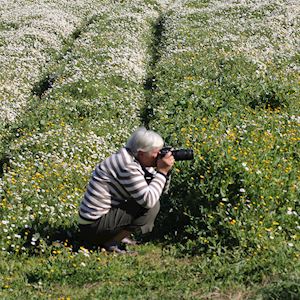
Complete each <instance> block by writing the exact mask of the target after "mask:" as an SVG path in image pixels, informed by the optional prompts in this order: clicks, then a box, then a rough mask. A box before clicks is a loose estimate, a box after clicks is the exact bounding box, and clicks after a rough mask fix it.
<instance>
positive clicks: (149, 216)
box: [131, 202, 160, 234]
mask: <svg viewBox="0 0 300 300" xmlns="http://www.w3.org/2000/svg"><path fill="white" fill-rule="evenodd" d="M159 210H160V203H159V202H157V203H156V204H155V206H154V207H152V208H150V209H144V210H143V213H142V214H140V215H139V216H138V217H137V218H135V219H134V220H133V222H132V225H131V226H132V227H133V228H134V227H137V228H140V229H141V231H142V233H143V234H145V233H148V232H151V231H152V229H153V227H154V221H155V219H156V217H157V215H158V213H159Z"/></svg>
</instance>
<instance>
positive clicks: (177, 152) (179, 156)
mask: <svg viewBox="0 0 300 300" xmlns="http://www.w3.org/2000/svg"><path fill="white" fill-rule="evenodd" d="M169 151H171V152H172V155H173V156H174V159H175V160H192V159H194V151H193V150H192V149H172V147H163V148H162V149H161V150H160V153H159V158H162V157H164V156H165V155H166V154H167V153H168V152H169Z"/></svg>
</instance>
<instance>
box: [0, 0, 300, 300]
mask: <svg viewBox="0 0 300 300" xmlns="http://www.w3.org/2000/svg"><path fill="white" fill-rule="evenodd" d="M299 49H300V5H299V3H298V0H132V1H121V0H116V1H109V0H86V1H83V0H75V1H71V2H70V1H66V0H60V1H57V0H55V1H48V0H15V1H9V0H0V104H1V106H0V107H1V108H0V197H1V198H0V215H1V218H0V298H1V299H61V300H63V299H64V300H65V299H216V300H223V299H236V300H237V299H263V300H265V299H268V300H271V299H282V300H291V299H295V300H296V299H300V263H299V262H300V251H299V250H300V234H299V231H300V204H299V200H300V185H299V182H300V157H299V156H300V114H299V108H300V101H299V100H300V53H299ZM139 126H146V127H147V128H150V129H153V130H155V131H157V132H159V133H160V134H161V135H162V137H163V138H164V139H165V141H166V144H168V145H171V146H172V147H174V148H191V149H193V150H194V153H195V158H194V160H193V161H185V162H176V164H175V168H174V169H173V171H172V183H171V189H170V192H169V194H168V195H166V196H163V197H162V199H161V211H160V214H159V216H158V218H157V221H156V226H155V229H154V232H153V233H152V234H151V235H148V236H145V237H143V236H139V235H137V236H136V239H137V240H139V241H140V244H139V245H137V246H134V247H133V248H134V249H135V250H137V251H138V252H139V255H137V256H127V255H123V256H122V255H115V254H107V253H105V252H103V251H101V250H99V249H86V248H85V247H83V245H81V243H80V241H79V240H78V234H77V233H78V228H77V216H78V207H79V204H80V201H81V198H82V196H83V193H84V191H85V188H86V184H87V182H88V180H89V177H90V174H91V172H92V171H93V169H94V167H95V165H96V164H97V163H98V162H99V161H101V160H103V159H104V158H106V157H108V156H109V155H110V154H112V153H114V152H115V151H117V150H118V149H119V148H120V147H122V146H123V145H124V144H125V142H126V140H127V138H128V137H129V135H130V134H131V133H132V132H133V131H134V130H135V129H136V128H137V127H139Z"/></svg>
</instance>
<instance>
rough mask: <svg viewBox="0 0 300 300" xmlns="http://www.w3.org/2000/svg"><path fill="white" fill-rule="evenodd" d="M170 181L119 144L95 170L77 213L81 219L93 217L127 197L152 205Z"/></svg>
mask: <svg viewBox="0 0 300 300" xmlns="http://www.w3.org/2000/svg"><path fill="white" fill-rule="evenodd" d="M169 181H170V180H167V179H166V176H164V175H163V174H161V173H158V172H156V171H155V169H154V168H152V167H151V168H143V167H142V166H141V164H140V163H139V162H138V161H137V160H136V159H135V158H134V156H133V155H132V154H131V153H130V152H129V151H128V150H127V149H126V148H122V149H121V150H120V151H119V152H117V153H115V154H113V155H112V156H110V157H108V158H107V159H105V160H104V161H103V162H102V163H100V164H99V165H98V166H97V167H96V169H95V170H94V172H93V174H92V177H91V179H90V181H89V184H88V186H87V190H86V192H85V194H84V197H83V199H82V201H81V204H80V207H79V215H80V217H81V219H84V220H88V221H94V220H97V219H98V218H100V217H101V216H102V215H104V214H106V213H108V211H109V210H110V208H111V207H113V206H118V205H119V204H120V203H121V202H123V201H127V200H129V199H131V200H132V199H133V200H135V201H136V202H137V203H138V204H140V205H141V206H143V207H145V208H152V207H153V206H154V205H155V204H156V203H157V202H158V201H159V198H160V196H161V194H162V192H163V191H165V190H166V188H167V186H168V185H169ZM166 183H167V184H166Z"/></svg>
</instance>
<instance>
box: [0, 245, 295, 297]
mask: <svg viewBox="0 0 300 300" xmlns="http://www.w3.org/2000/svg"><path fill="white" fill-rule="evenodd" d="M134 248H135V249H136V250H138V251H139V253H140V254H139V255H138V256H126V255H113V254H110V255H107V254H106V253H102V252H96V251H94V252H92V253H88V252H87V251H82V252H80V251H79V252H77V253H74V252H71V251H70V250H69V249H67V248H66V247H61V248H59V249H58V248H56V250H52V253H51V254H50V253H49V254H47V255H43V256H37V257H26V256H20V257H19V259H18V260H15V261H14V263H13V264H12V263H11V261H10V262H9V263H8V262H7V261H6V260H2V262H1V280H2V283H1V284H2V291H1V294H0V295H1V299H16V298H18V297H22V299H38V298H39V299H99V298H100V299H101V298H105V299H158V298H160V299H296V295H298V293H299V289H300V283H299V278H298V279H297V278H296V277H293V276H294V274H293V273H292V272H291V271H292V270H293V267H292V264H291V263H286V258H285V262H283V260H282V262H283V264H284V265H285V266H284V265H282V273H279V272H278V270H277V272H273V270H272V264H271V260H270V257H268V256H265V257H260V258H251V257H248V258H247V259H245V258H243V257H241V256H238V253H236V255H233V254H232V253H231V254H229V255H227V254H226V255H223V256H213V257H211V258H208V257H207V256H197V257H189V258H188V257H183V258H176V257H174V255H172V254H171V253H170V252H169V251H170V250H168V251H167V250H163V249H162V248H161V246H158V245H154V244H145V245H140V246H135V247H134ZM87 253H88V254H87ZM274 255H275V256H276V257H277V258H278V257H279V256H280V255H278V254H274ZM2 258H3V257H2ZM263 268H266V269H267V270H268V273H267V274H268V275H266V272H262V269H263ZM254 272H256V273H257V275H256V277H255V278H256V280H253V276H252V275H251V273H254ZM247 273H248V276H249V279H250V281H249V282H248V281H247V276H245V274H247ZM233 279H234V280H233ZM272 289H274V290H273V291H272V292H270V291H271V290H272ZM275 291H277V292H275ZM272 294H273V296H272ZM283 296H285V298H283ZM272 297H273V298H272Z"/></svg>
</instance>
